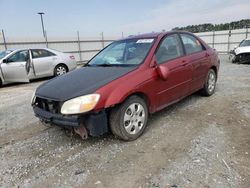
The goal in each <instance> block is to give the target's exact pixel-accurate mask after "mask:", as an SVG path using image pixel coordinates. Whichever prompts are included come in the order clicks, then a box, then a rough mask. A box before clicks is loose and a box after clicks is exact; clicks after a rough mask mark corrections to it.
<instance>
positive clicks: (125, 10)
mask: <svg viewBox="0 0 250 188" xmlns="http://www.w3.org/2000/svg"><path fill="white" fill-rule="evenodd" d="M0 8H1V11H0V29H4V31H5V33H6V36H7V37H37V36H41V35H42V29H41V22H40V18H39V15H37V12H40V11H43V12H45V13H46V14H45V16H44V23H45V28H46V31H47V33H48V36H53V37H54V36H58V37H65V36H75V35H76V31H77V30H79V31H80V34H81V35H84V36H100V33H101V32H104V34H105V35H106V36H121V33H122V32H124V35H130V34H137V33H146V32H151V31H161V30H163V29H165V30H170V29H172V28H173V27H180V26H186V25H192V24H202V23H213V24H216V23H224V22H231V21H238V20H241V19H247V18H250V1H249V0H237V1H236V0H220V1H218V0H200V1H195V0H105V1H101V0H84V1H83V0H53V1H52V0H0Z"/></svg>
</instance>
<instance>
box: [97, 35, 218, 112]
mask: <svg viewBox="0 0 250 188" xmlns="http://www.w3.org/2000/svg"><path fill="white" fill-rule="evenodd" d="M174 33H184V34H185V33H186V34H189V35H193V34H191V33H187V32H166V33H160V34H155V33H153V34H147V35H140V36H135V38H154V37H156V40H155V42H154V44H153V46H152V48H151V50H150V52H149V53H148V55H147V57H146V59H145V60H144V63H142V64H141V65H140V66H139V67H138V68H137V69H136V70H134V71H132V72H130V73H128V74H126V75H125V76H122V77H121V78H118V79H116V80H114V81H112V82H110V83H109V84H107V85H105V86H103V87H101V88H99V89H98V90H97V91H96V92H95V93H99V94H101V98H100V101H99V102H98V104H97V106H96V107H95V111H99V110H101V109H104V108H108V107H112V106H114V105H116V104H119V103H122V102H123V101H124V100H125V99H126V98H127V97H128V96H130V95H133V94H139V95H141V96H143V97H144V98H145V99H146V102H147V104H148V107H149V112H150V113H154V112H156V111H159V110H161V109H163V108H164V107H166V106H168V105H170V104H172V103H174V102H177V101H179V100H181V99H182V98H184V97H186V96H188V95H190V94H192V93H194V92H196V91H198V90H200V89H201V88H203V86H204V83H205V80H206V77H207V73H208V71H209V70H210V69H211V68H213V69H214V70H215V72H216V73H218V69H219V59H218V54H217V52H216V51H215V50H214V49H212V48H210V47H209V46H208V45H207V44H206V43H205V42H204V41H202V40H201V39H200V38H198V37H196V36H195V37H196V38H197V39H198V40H199V41H200V42H201V43H202V45H203V46H204V47H205V50H203V51H200V52H196V53H193V54H191V55H184V56H182V57H179V58H176V59H174V60H170V61H168V62H166V63H163V64H160V65H157V63H156V58H155V52H156V50H157V47H158V46H159V44H160V42H161V41H162V39H163V38H164V37H165V36H168V35H171V34H174ZM193 36H194V35H193ZM157 69H161V70H162V71H167V72H166V73H165V74H167V75H168V76H167V78H166V79H162V77H161V76H160V75H159V71H158V70H157Z"/></svg>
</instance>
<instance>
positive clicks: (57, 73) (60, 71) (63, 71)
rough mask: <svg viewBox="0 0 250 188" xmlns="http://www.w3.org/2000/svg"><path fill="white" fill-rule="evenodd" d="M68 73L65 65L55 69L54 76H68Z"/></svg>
mask: <svg viewBox="0 0 250 188" xmlns="http://www.w3.org/2000/svg"><path fill="white" fill-rule="evenodd" d="M67 72H68V67H67V66H66V65H63V64H59V65H57V66H56V67H55V69H54V76H61V75H63V74H66V73H67Z"/></svg>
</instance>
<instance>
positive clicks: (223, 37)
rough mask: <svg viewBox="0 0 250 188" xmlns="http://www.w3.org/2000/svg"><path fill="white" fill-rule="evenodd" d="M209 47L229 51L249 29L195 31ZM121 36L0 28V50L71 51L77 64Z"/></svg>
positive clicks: (85, 60)
mask: <svg viewBox="0 0 250 188" xmlns="http://www.w3.org/2000/svg"><path fill="white" fill-rule="evenodd" d="M196 35H198V36H199V37H201V38H202V39H203V40H204V41H205V42H207V43H208V44H209V45H210V46H211V47H213V48H215V49H216V50H217V51H218V52H219V53H229V51H230V50H232V49H233V48H234V47H235V46H237V45H238V44H239V43H240V42H241V41H242V40H243V39H246V38H248V37H250V31H249V29H248V28H246V29H237V30H226V31H214V32H203V33H196ZM119 38H122V37H104V35H103V33H102V34H101V37H99V38H96V39H82V38H81V36H80V35H79V32H77V35H76V37H73V38H63V39H56V38H54V39H53V38H48V40H47V42H46V41H45V40H44V38H40V39H37V38H36V39H32V38H27V39H21V40H20V39H18V40H17V39H13V38H5V35H4V32H3V30H2V32H1V35H0V51H2V50H6V49H17V48H45V47H46V46H48V48H52V49H55V50H59V51H62V52H68V53H72V54H73V55H74V56H75V58H76V60H77V62H78V63H79V64H83V63H86V62H87V61H88V60H89V59H91V58H92V57H93V56H94V55H95V54H96V53H98V52H99V51H100V50H101V49H103V48H104V47H105V46H107V45H108V44H110V43H111V42H113V41H114V40H116V39H119Z"/></svg>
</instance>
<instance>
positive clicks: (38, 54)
mask: <svg viewBox="0 0 250 188" xmlns="http://www.w3.org/2000/svg"><path fill="white" fill-rule="evenodd" d="M31 54H32V58H33V59H36V58H43V57H49V56H55V54H54V53H52V52H50V51H48V50H44V49H37V50H31Z"/></svg>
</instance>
